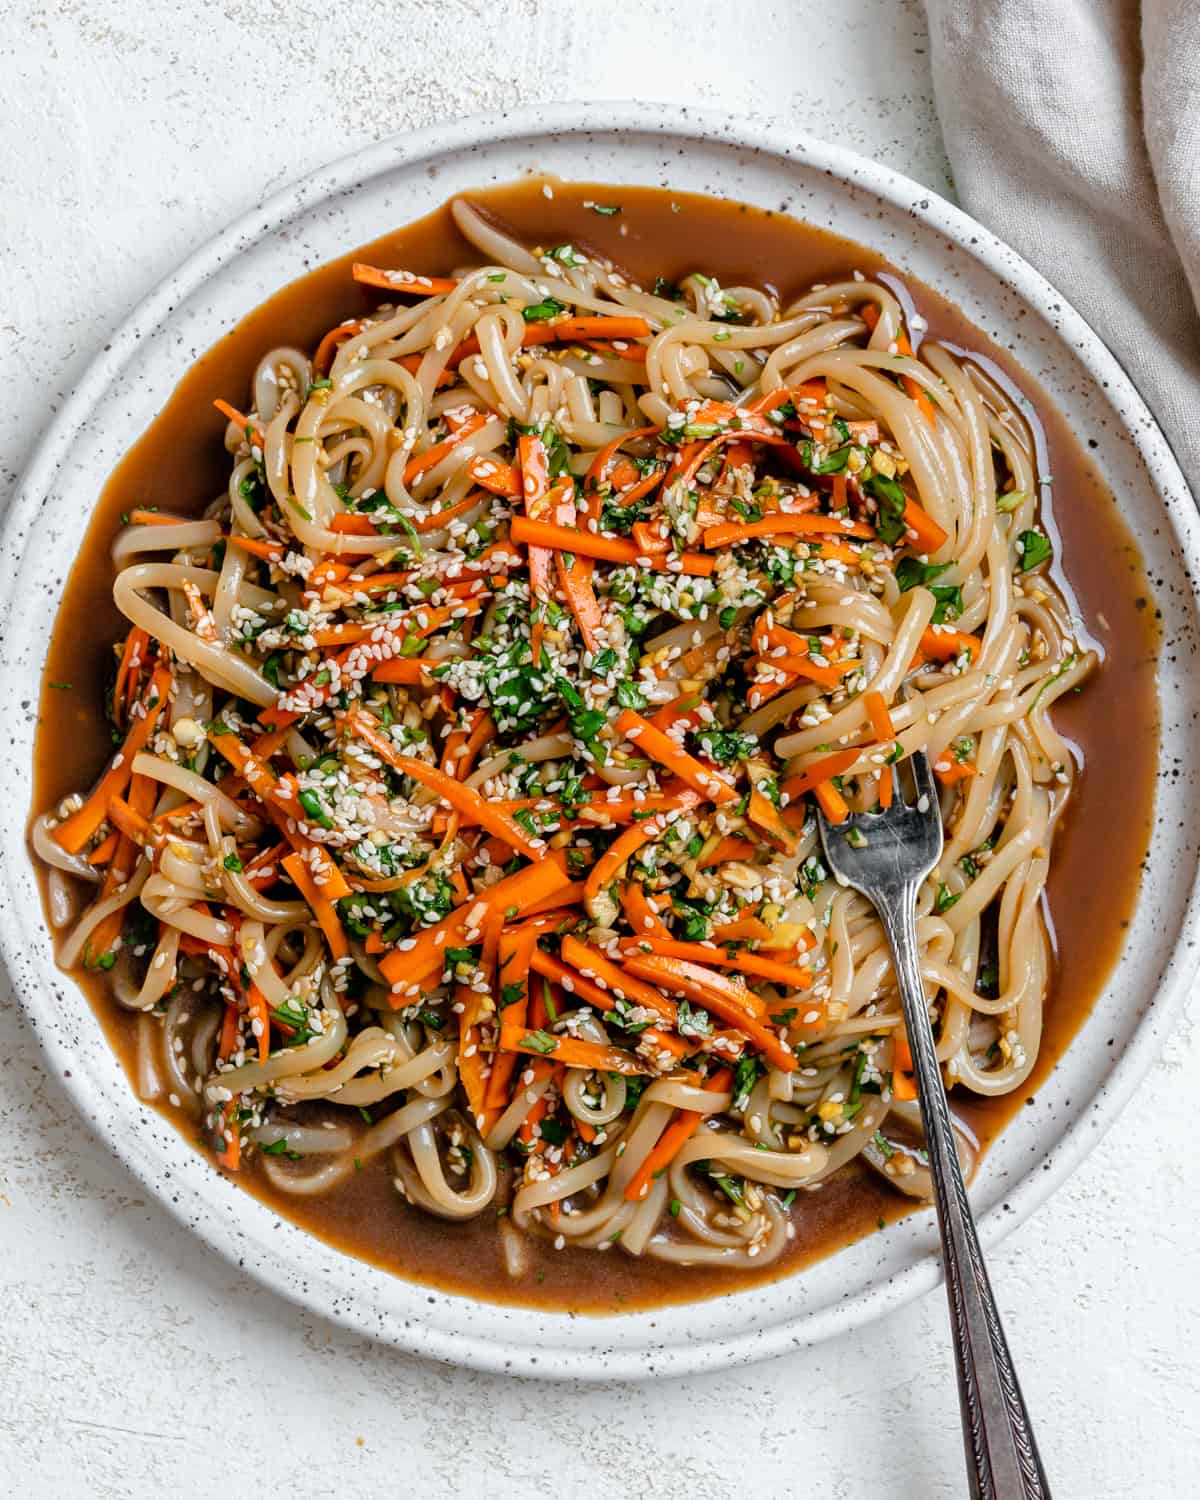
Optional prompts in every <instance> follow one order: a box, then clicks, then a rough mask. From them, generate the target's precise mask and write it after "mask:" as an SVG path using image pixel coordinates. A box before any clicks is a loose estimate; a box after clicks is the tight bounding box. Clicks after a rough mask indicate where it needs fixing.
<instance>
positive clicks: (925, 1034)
mask: <svg viewBox="0 0 1200 1500" xmlns="http://www.w3.org/2000/svg"><path fill="white" fill-rule="evenodd" d="M910 764H911V766H912V771H913V778H914V784H915V791H916V797H915V800H914V802H912V803H905V802H904V801H903V800H902V789H901V787H900V778H899V777H898V776H897V775H896V768H893V771H892V784H893V788H894V800H893V802H892V806H891V807H890V808H888V809H887V810H886V811H885V812H878V813H859V814H856V815H854V816H853V817H850V818H847V819H846V820H845V821H844V822H842V823H838V824H834V823H830V822H829V820H828V819H827V818H826V817H825V815H824V813H819V814H818V816H819V818H820V825H821V842H822V844H823V845H824V847H825V857H826V859H827V861H828V863H829V867H830V869H831V870H832V871H833V874H834V876H835V877H836V878H837V880H838V882H839V883H840V884H841V885H847V886H850V887H852V888H853V889H854V890H856V891H859V892H860V893H861V894H862V895H864V896H865V897H866V898H867V900H868V901H870V902H871V904H872V905H873V906H874V907H875V910H876V911H877V912H878V913H879V920H880V921H881V922H882V924H883V930H884V932H885V933H886V934H887V939H888V943H889V944H890V945H891V950H892V961H893V963H894V965H895V972H896V982H897V985H898V986H899V990H900V1000H901V1003H902V1005H903V1008H904V1024H905V1026H906V1027H907V1029H908V1040H909V1045H910V1047H911V1049H912V1055H913V1065H914V1068H915V1070H916V1075H917V1087H918V1090H919V1093H920V1101H921V1119H922V1122H923V1124H924V1126H925V1143H926V1148H927V1151H928V1155H929V1167H930V1173H931V1175H932V1178H933V1186H934V1197H935V1201H936V1204H937V1217H938V1228H939V1230H940V1231H941V1237H942V1261H943V1264H944V1266H945V1272H946V1295H947V1297H948V1299H949V1303H950V1321H951V1324H952V1326H953V1330H954V1358H955V1363H956V1365H957V1368H958V1397H959V1407H960V1411H961V1415H962V1427H963V1443H964V1446H965V1448H966V1456H967V1470H968V1476H969V1479H970V1483H971V1495H972V1497H973V1500H1050V1487H1049V1485H1048V1484H1047V1482H1046V1475H1045V1472H1044V1471H1043V1469H1042V1463H1041V1459H1040V1458H1039V1456H1038V1450H1037V1444H1036V1443H1035V1442H1034V1437H1033V1427H1032V1425H1031V1423H1030V1420H1029V1413H1028V1412H1027V1411H1026V1409H1025V1402H1024V1400H1023V1399H1022V1396H1021V1389H1020V1386H1019V1385H1018V1384H1017V1377H1016V1374H1015V1372H1014V1370H1013V1365H1012V1357H1011V1355H1010V1354H1009V1352H1008V1344H1007V1343H1006V1342H1005V1338H1004V1330H1003V1328H1002V1327H1001V1326H1000V1315H999V1313H998V1311H997V1309H996V1303H995V1300H994V1298H993V1296H992V1289H991V1286H990V1285H989V1283H988V1276H987V1271H986V1270H985V1268H984V1264H983V1254H982V1252H981V1250H980V1248H979V1238H978V1236H977V1234H976V1232H975V1221H974V1219H973V1218H972V1217H971V1208H970V1205H969V1204H968V1202H967V1190H966V1186H965V1184H964V1182H963V1175H962V1167H961V1165H960V1164H959V1160H958V1150H957V1147H956V1146H955V1141H954V1130H953V1127H952V1126H951V1123H950V1108H949V1105H948V1104H947V1103H946V1091H945V1088H944V1086H943V1083H942V1073H941V1068H940V1067H939V1066H938V1061H937V1056H936V1053H935V1050H934V1040H933V1027H932V1025H931V1024H930V1020H929V1009H928V1005H927V1003H926V999H925V987H924V984H923V983H922V980H921V967H920V961H919V959H918V955H917V910H916V907H917V892H918V891H919V890H920V887H921V882H922V881H923V880H925V879H926V877H927V876H929V875H930V874H931V873H932V872H933V871H934V870H935V869H936V868H937V864H938V861H939V860H940V859H941V857H942V820H941V814H940V811H939V807H938V796H937V789H936V787H935V785H934V780H933V773H932V771H931V770H930V766H929V759H928V757H927V756H926V755H924V754H923V753H918V754H916V755H914V756H913V757H912V758H911V761H910Z"/></svg>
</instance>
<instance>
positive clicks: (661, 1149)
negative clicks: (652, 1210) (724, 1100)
mask: <svg viewBox="0 0 1200 1500" xmlns="http://www.w3.org/2000/svg"><path fill="white" fill-rule="evenodd" d="M732 1086H733V1071H732V1069H730V1068H718V1069H717V1070H716V1071H715V1072H713V1073H710V1074H709V1076H708V1077H707V1078H706V1079H705V1080H704V1089H705V1092H706V1093H710V1094H724V1093H726V1092H728V1090H729V1089H730V1088H732ZM716 1108H717V1105H716V1104H715V1103H714V1104H712V1105H711V1106H710V1108H709V1110H708V1111H707V1112H708V1113H713V1112H714V1111H715V1110H716ZM705 1113H706V1112H705V1111H703V1110H692V1109H677V1110H676V1111H675V1113H674V1115H673V1116H672V1117H671V1122H670V1124H669V1125H668V1126H667V1128H666V1129H665V1130H664V1131H663V1133H662V1135H660V1136H659V1138H658V1142H657V1144H656V1145H655V1146H654V1147H653V1148H652V1150H651V1151H650V1152H649V1153H648V1155H647V1156H646V1159H645V1161H643V1162H642V1164H641V1166H640V1167H639V1168H638V1169H637V1171H636V1172H635V1173H634V1174H633V1176H632V1177H631V1178H630V1179H629V1182H628V1184H627V1185H626V1188H625V1199H626V1201H627V1202H629V1203H636V1202H637V1201H638V1200H640V1199H642V1198H644V1197H645V1196H646V1194H647V1193H648V1192H649V1191H650V1184H651V1182H653V1180H654V1179H655V1178H656V1177H661V1176H662V1174H663V1173H664V1172H665V1171H666V1169H667V1168H668V1167H669V1166H670V1165H671V1163H672V1162H673V1161H674V1160H675V1158H676V1157H677V1156H678V1155H679V1153H680V1151H681V1150H682V1149H683V1146H684V1144H685V1143H686V1142H687V1141H689V1140H691V1138H692V1136H694V1135H695V1133H696V1131H697V1130H699V1128H700V1121H701V1120H702V1119H703V1118H704V1115H705Z"/></svg>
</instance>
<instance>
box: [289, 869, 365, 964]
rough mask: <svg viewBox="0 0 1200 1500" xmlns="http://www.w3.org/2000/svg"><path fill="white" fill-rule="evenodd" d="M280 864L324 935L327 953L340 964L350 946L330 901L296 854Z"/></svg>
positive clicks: (346, 956)
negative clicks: (327, 947)
mask: <svg viewBox="0 0 1200 1500" xmlns="http://www.w3.org/2000/svg"><path fill="white" fill-rule="evenodd" d="M280 864H282V866H283V868H284V869H285V870H286V871H287V873H288V878H289V879H290V880H291V882H292V884H293V885H294V886H295V887H296V889H297V890H298V891H299V892H300V894H301V895H302V896H303V897H304V899H305V901H306V902H307V903H308V906H309V909H310V910H311V912H312V914H313V916H314V917H316V919H317V926H318V927H320V929H321V931H322V932H323V933H324V934H325V941H326V942H327V943H328V944H329V951H330V952H331V953H332V954H333V956H334V959H335V960H336V961H338V962H340V961H341V960H342V959H343V958H348V957H349V956H350V944H349V943H348V942H347V940H346V931H345V928H343V926H342V922H341V918H340V917H339V916H338V914H337V908H336V907H335V906H334V904H333V902H332V901H327V900H326V899H325V897H324V896H323V895H322V894H321V891H320V889H319V888H318V886H317V883H316V881H315V880H314V879H313V877H312V875H311V874H310V873H309V869H308V866H307V865H306V864H305V863H304V861H303V859H301V857H300V856H299V855H298V854H288V855H285V856H284V858H283V859H282V860H280Z"/></svg>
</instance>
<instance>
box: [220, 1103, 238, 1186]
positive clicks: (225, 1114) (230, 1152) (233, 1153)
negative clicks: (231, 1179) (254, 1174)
mask: <svg viewBox="0 0 1200 1500" xmlns="http://www.w3.org/2000/svg"><path fill="white" fill-rule="evenodd" d="M237 1114H238V1101H237V1099H236V1098H233V1099H230V1100H229V1101H228V1103H227V1104H226V1105H225V1107H224V1109H223V1110H222V1111H221V1132H222V1139H223V1140H224V1137H225V1136H226V1135H227V1136H228V1137H229V1140H228V1141H226V1142H225V1143H224V1145H223V1146H222V1148H221V1150H220V1151H218V1152H217V1158H216V1159H217V1165H218V1166H220V1167H224V1168H225V1170H226V1171H227V1172H236V1171H237V1170H238V1167H239V1166H240V1164H241V1159H242V1138H241V1131H240V1129H239V1126H238V1119H237Z"/></svg>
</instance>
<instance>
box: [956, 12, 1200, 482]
mask: <svg viewBox="0 0 1200 1500" xmlns="http://www.w3.org/2000/svg"><path fill="white" fill-rule="evenodd" d="M926 10H927V12H928V16H929V29H930V44H931V51H932V63H933V78H934V89H935V92H936V95H937V106H938V115H939V118H940V120H941V124H942V131H943V134H944V136H945V140H946V149H947V153H948V155H949V158H950V164H951V169H952V171H953V174H954V181H955V185H956V188H957V191H958V195H959V199H960V201H961V202H962V204H963V207H964V208H966V209H967V211H968V212H969V213H971V214H973V215H974V217H976V218H977V219H979V220H980V221H981V222H982V223H983V224H986V225H987V226H988V228H990V229H991V230H993V231H994V232H995V233H996V234H997V235H999V236H1000V238H1001V239H1003V240H1005V241H1006V242H1007V243H1008V244H1010V245H1012V246H1013V248H1014V249H1015V250H1018V251H1019V252H1020V253H1021V254H1022V255H1023V256H1025V258H1026V259H1027V260H1029V261H1030V262H1031V263H1032V264H1033V265H1034V266H1035V267H1036V268H1037V269H1038V270H1039V271H1041V272H1042V274H1043V275H1044V276H1045V277H1046V278H1047V280H1048V281H1050V282H1051V283H1052V284H1053V285H1054V286H1056V287H1057V288H1058V289H1059V290H1060V291H1061V292H1062V294H1063V296H1064V297H1066V298H1067V300H1068V301H1069V302H1071V303H1072V304H1073V305H1074V306H1075V307H1076V308H1077V309H1078V310H1079V312H1080V313H1082V314H1083V316H1084V317H1085V318H1086V319H1087V320H1088V322H1089V323H1090V324H1091V326H1092V327H1093V328H1094V329H1095V331H1096V333H1097V334H1099V336H1100V337H1101V338H1102V339H1103V340H1104V342H1105V343H1106V344H1107V345H1108V347H1109V348H1110V349H1111V350H1112V352H1113V354H1114V355H1115V356H1116V357H1117V359H1118V360H1119V361H1120V363H1121V364H1122V365H1123V366H1124V368H1125V370H1126V371H1127V373H1128V374H1129V376H1130V378H1131V379H1132V380H1133V382H1134V384H1135V385H1136V386H1137V387H1138V389H1139V391H1140V392H1141V394H1142V396H1143V397H1144V398H1145V400H1146V402H1147V404H1148V405H1149V406H1150V408H1151V410H1152V411H1153V412H1154V414H1155V416H1156V417H1157V418H1158V421H1159V423H1160V425H1161V426H1162V428H1163V431H1164V433H1165V434H1166V437H1167V440H1168V442H1170V444H1171V446H1172V448H1173V449H1174V451H1175V455H1176V457H1177V458H1178V459H1179V462H1180V464H1181V466H1182V468H1183V470H1184V473H1185V475H1186V476H1187V479H1188V482H1189V483H1190V485H1191V487H1192V492H1193V494H1196V493H1198V492H1200V421H1198V420H1197V417H1198V413H1200V314H1198V312H1197V306H1198V303H1200V5H1197V4H1196V0H1141V3H1138V0H1040V3H1038V4H1036V5H1034V4H1031V3H1030V0H926Z"/></svg>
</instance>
